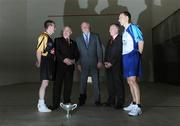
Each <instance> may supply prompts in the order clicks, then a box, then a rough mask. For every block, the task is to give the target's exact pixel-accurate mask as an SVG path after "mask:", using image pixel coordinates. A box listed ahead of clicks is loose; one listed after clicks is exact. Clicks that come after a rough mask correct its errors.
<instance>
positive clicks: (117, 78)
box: [104, 24, 125, 109]
mask: <svg viewBox="0 0 180 126" xmlns="http://www.w3.org/2000/svg"><path fill="white" fill-rule="evenodd" d="M109 32H110V36H111V38H110V40H109V42H108V44H107V46H106V51H105V59H104V64H105V68H106V73H107V82H108V94H109V97H108V99H107V102H106V103H105V105H106V106H110V107H111V106H112V107H115V108H116V109H121V108H122V107H123V104H124V99H125V98H124V83H123V75H122V37H121V36H120V35H119V26H118V25H117V24H112V25H111V26H110V29H109Z"/></svg>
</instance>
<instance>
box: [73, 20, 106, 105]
mask: <svg viewBox="0 0 180 126" xmlns="http://www.w3.org/2000/svg"><path fill="white" fill-rule="evenodd" d="M81 30H82V35H81V36H79V37H77V39H76V42H77V45H78V48H79V52H80V59H79V61H78V70H79V71H80V73H81V77H80V97H79V106H82V105H84V104H85V101H86V89H87V79H88V76H89V75H90V76H91V77H92V81H93V88H94V97H95V105H97V106H99V105H101V103H100V88H99V69H100V68H101V66H102V56H103V54H102V47H101V43H100V41H99V37H98V36H97V35H96V34H93V33H91V32H90V24H89V23H88V22H83V23H82V24H81Z"/></svg>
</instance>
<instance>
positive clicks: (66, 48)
mask: <svg viewBox="0 0 180 126" xmlns="http://www.w3.org/2000/svg"><path fill="white" fill-rule="evenodd" d="M54 42H55V53H56V61H57V65H61V68H68V67H69V68H73V69H74V65H71V66H68V65H66V64H65V63H64V62H63V61H64V59H65V58H69V59H75V61H77V60H78V58H79V51H78V47H77V44H76V42H75V41H73V40H72V39H70V40H69V42H68V41H67V40H66V39H65V38H64V37H60V38H55V41H54Z"/></svg>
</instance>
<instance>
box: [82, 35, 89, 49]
mask: <svg viewBox="0 0 180 126" xmlns="http://www.w3.org/2000/svg"><path fill="white" fill-rule="evenodd" d="M81 41H82V45H84V47H85V48H88V47H87V46H86V43H85V40H84V36H83V34H82V35H81Z"/></svg>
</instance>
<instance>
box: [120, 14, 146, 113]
mask: <svg viewBox="0 0 180 126" xmlns="http://www.w3.org/2000/svg"><path fill="white" fill-rule="evenodd" d="M119 22H120V24H121V25H122V26H123V27H124V32H123V35H122V41H123V51H122V55H123V74H124V77H125V78H126V79H127V83H128V84H129V87H130V91H131V95H132V102H131V104H130V105H129V106H128V107H124V110H125V111H128V112H129V113H128V114H129V115H130V116H138V115H140V114H142V111H141V103H140V89H139V84H138V80H139V78H140V77H141V76H142V66H141V55H142V52H143V47H144V40H143V35H142V32H141V30H140V29H139V28H138V26H137V25H135V24H132V23H131V14H130V13H129V12H127V11H125V12H122V13H120V15H119Z"/></svg>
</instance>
